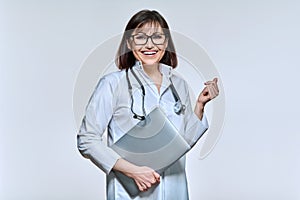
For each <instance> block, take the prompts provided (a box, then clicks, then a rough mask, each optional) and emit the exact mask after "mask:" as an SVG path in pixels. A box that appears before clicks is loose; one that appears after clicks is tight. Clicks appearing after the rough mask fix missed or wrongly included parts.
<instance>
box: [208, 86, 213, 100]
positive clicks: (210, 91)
mask: <svg viewBox="0 0 300 200" xmlns="http://www.w3.org/2000/svg"><path fill="white" fill-rule="evenodd" d="M207 89H208V95H209V97H210V98H211V97H212V96H213V95H214V90H213V88H212V87H211V85H208V86H207Z"/></svg>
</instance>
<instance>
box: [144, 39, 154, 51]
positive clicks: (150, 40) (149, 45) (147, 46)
mask: <svg viewBox="0 0 300 200" xmlns="http://www.w3.org/2000/svg"><path fill="white" fill-rule="evenodd" d="M145 47H146V48H147V49H151V48H153V47H154V44H153V42H152V39H151V38H150V37H149V38H148V41H147V43H146V44H145Z"/></svg>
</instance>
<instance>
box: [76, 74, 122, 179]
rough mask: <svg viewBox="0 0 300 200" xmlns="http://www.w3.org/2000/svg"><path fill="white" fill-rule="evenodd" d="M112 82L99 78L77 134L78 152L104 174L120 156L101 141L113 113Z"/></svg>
mask: <svg viewBox="0 0 300 200" xmlns="http://www.w3.org/2000/svg"><path fill="white" fill-rule="evenodd" d="M114 89H115V88H114V87H113V84H112V83H110V81H109V80H107V79H106V78H105V77H104V78H102V79H100V81H99V83H98V85H97V87H96V89H95V91H94V93H93V95H92V97H91V98H90V100H89V103H88V105H87V107H86V113H85V116H84V118H83V120H82V124H81V127H80V129H79V133H78V134H77V146H78V150H79V151H80V153H81V154H82V155H83V156H84V157H85V158H88V159H90V160H91V161H92V162H93V163H94V164H95V165H96V166H97V167H99V168H100V169H101V170H102V171H104V172H105V173H106V174H109V172H110V171H111V170H112V168H113V166H114V165H115V163H116V161H117V160H118V159H119V158H120V156H119V155H118V154H117V153H116V152H115V151H113V150H112V149H111V148H109V147H108V146H107V145H106V143H105V141H103V134H104V132H105V129H106V127H107V125H108V123H109V121H110V119H111V117H112V115H113V111H114V98H113V91H114Z"/></svg>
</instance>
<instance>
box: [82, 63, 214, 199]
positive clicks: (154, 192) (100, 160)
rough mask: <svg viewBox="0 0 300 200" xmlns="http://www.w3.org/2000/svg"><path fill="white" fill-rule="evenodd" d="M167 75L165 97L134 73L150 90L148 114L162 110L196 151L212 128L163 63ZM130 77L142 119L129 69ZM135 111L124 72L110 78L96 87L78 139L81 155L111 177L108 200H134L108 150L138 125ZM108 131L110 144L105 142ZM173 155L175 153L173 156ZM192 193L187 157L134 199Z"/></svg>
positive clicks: (114, 155)
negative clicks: (178, 109) (178, 105)
mask: <svg viewBox="0 0 300 200" xmlns="http://www.w3.org/2000/svg"><path fill="white" fill-rule="evenodd" d="M159 69H160V71H161V73H162V75H163V80H162V85H161V88H160V93H158V90H157V88H156V86H155V84H154V83H153V82H152V80H151V79H150V78H149V77H148V76H147V74H146V73H145V72H144V70H143V67H142V66H140V65H138V64H137V63H136V64H135V65H134V66H133V70H134V71H135V72H136V74H137V75H138V77H139V79H140V80H141V82H142V83H143V85H144V87H145V91H146V95H145V110H146V113H149V112H150V111H151V110H152V109H154V108H155V107H156V106H160V108H162V110H163V111H164V112H165V114H166V115H167V117H168V118H169V120H171V121H172V122H173V124H174V125H175V126H176V128H177V129H178V130H181V131H180V132H181V133H183V137H184V138H185V139H186V141H187V142H188V143H189V144H190V145H191V146H193V145H194V144H195V143H196V142H197V140H198V139H199V137H200V136H201V135H202V134H203V133H204V132H205V131H206V130H207V129H208V123H207V119H206V117H205V116H204V117H203V119H202V120H199V118H198V117H197V116H196V115H195V114H194V112H193V109H192V107H191V102H190V96H189V92H188V85H187V83H186V82H185V81H184V80H183V79H182V78H180V77H178V76H177V75H175V74H174V73H173V69H172V68H171V67H169V66H167V65H164V64H160V65H159ZM128 73H129V78H130V81H131V84H132V86H133V99H134V104H133V110H134V112H136V113H137V114H139V115H143V111H142V96H141V90H140V89H139V88H140V86H139V84H138V82H137V81H136V79H135V78H134V76H133V75H132V74H131V72H130V70H129V72H128ZM169 77H171V79H172V82H173V84H174V86H175V88H176V90H177V93H178V94H179V96H180V99H181V101H182V102H183V104H184V105H185V106H186V111H185V114H184V115H182V114H181V115H177V114H175V112H174V103H175V100H174V97H173V95H172V92H171V90H170V88H169V85H170V81H169ZM132 116H133V114H132V112H131V98H130V95H129V92H128V85H127V80H126V72H125V70H122V71H117V72H113V73H110V74H108V75H105V76H104V77H102V78H101V79H100V81H99V83H98V84H97V86H96V88H95V91H94V93H93V95H92V97H91V99H90V101H89V103H88V105H87V107H86V113H85V116H84V118H83V120H82V125H81V127H80V130H79V133H78V136H77V140H78V149H79V151H80V152H81V154H82V155H83V156H84V157H86V158H88V159H90V160H91V161H92V162H93V163H94V164H95V165H96V166H98V167H99V168H100V169H101V170H102V171H103V172H105V173H106V175H107V200H127V199H131V198H130V196H129V195H128V194H127V192H126V191H125V190H124V188H123V187H122V185H121V184H120V183H119V181H118V180H117V179H116V178H115V176H114V174H113V172H112V168H113V166H114V164H115V163H116V161H117V160H118V159H119V158H120V156H119V155H118V154H117V153H116V152H115V151H113V150H112V149H110V148H109V146H110V145H112V144H114V143H115V142H116V141H118V140H119V139H120V138H121V137H122V136H123V135H124V134H125V133H126V132H127V131H128V130H130V129H131V128H132V127H133V126H134V125H136V124H137V123H138V122H139V120H137V119H134V118H133V117H132ZM106 128H107V133H108V134H107V144H106V142H105V141H103V136H104V133H105V129H106ZM170 153H172V152H170ZM188 198H189V197H188V188H187V180H186V173H185V156H183V157H182V158H181V159H179V160H178V161H177V162H176V163H174V164H173V165H172V166H171V167H169V168H168V169H167V170H166V171H164V173H163V174H162V175H161V182H160V183H159V184H158V185H156V186H154V187H152V188H150V189H149V190H148V191H146V192H142V193H141V194H140V195H139V196H137V197H136V198H134V199H135V200H140V199H143V200H144V199H147V200H176V199H178V200H188Z"/></svg>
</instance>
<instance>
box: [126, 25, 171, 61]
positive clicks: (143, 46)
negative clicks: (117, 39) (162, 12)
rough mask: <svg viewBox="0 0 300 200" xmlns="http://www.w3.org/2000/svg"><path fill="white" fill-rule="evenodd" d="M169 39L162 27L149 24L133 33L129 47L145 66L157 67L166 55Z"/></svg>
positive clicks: (128, 43)
mask: <svg viewBox="0 0 300 200" xmlns="http://www.w3.org/2000/svg"><path fill="white" fill-rule="evenodd" d="M167 45H168V39H167V37H166V35H165V34H164V32H163V29H162V28H161V26H160V25H156V26H155V23H147V24H145V25H144V26H142V27H140V28H137V29H135V30H134V31H133V33H132V35H131V38H130V39H129V41H128V42H127V46H128V48H129V49H131V50H132V52H133V55H134V57H135V58H136V59H137V60H139V61H141V62H142V64H143V65H155V64H158V63H159V61H160V60H161V59H162V57H163V56H164V54H165V49H166V48H167Z"/></svg>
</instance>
